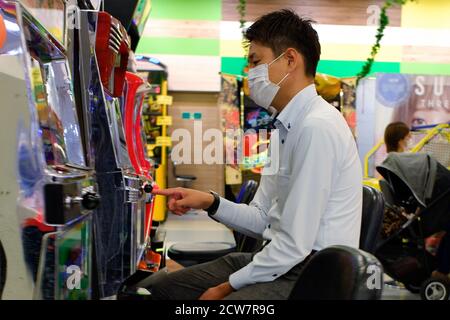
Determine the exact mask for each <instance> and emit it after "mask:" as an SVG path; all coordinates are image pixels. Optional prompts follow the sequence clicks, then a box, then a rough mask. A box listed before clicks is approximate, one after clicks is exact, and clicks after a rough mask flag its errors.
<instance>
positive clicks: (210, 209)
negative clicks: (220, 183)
mask: <svg viewBox="0 0 450 320" xmlns="http://www.w3.org/2000/svg"><path fill="white" fill-rule="evenodd" d="M209 193H211V194H212V195H213V196H214V201H213V203H212V204H211V205H210V206H209V207H208V208H206V209H205V211H206V212H207V213H208V215H210V216H213V215H214V214H215V213H216V212H217V209H219V204H220V196H219V195H218V194H217V193H216V192H214V191H212V190H210V191H209Z"/></svg>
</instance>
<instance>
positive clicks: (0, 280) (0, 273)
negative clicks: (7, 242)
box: [0, 241, 6, 300]
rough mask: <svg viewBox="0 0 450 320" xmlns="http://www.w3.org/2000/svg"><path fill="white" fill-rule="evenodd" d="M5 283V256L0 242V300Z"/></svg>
mask: <svg viewBox="0 0 450 320" xmlns="http://www.w3.org/2000/svg"><path fill="white" fill-rule="evenodd" d="M5 282H6V254H5V250H3V245H2V242H1V241H0V300H1V299H2V294H3V289H4V287H5Z"/></svg>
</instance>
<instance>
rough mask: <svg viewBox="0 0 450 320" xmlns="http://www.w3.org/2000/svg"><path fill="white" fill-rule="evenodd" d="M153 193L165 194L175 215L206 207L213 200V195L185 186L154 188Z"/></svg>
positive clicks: (168, 204)
mask: <svg viewBox="0 0 450 320" xmlns="http://www.w3.org/2000/svg"><path fill="white" fill-rule="evenodd" d="M152 193H153V194H155V195H161V196H167V197H168V198H169V199H168V201H167V206H168V207H169V210H170V211H172V212H173V213H175V214H176V215H179V216H181V215H183V214H185V213H186V212H188V211H189V210H191V209H207V208H209V207H210V206H211V205H212V204H213V202H214V196H213V195H212V194H210V193H208V192H202V191H197V190H193V189H186V188H170V189H156V190H155V189H154V190H153V191H152Z"/></svg>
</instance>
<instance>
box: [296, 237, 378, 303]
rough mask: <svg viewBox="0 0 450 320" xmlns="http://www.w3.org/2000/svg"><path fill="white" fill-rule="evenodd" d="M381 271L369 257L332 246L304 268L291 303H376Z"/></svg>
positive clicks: (371, 257)
mask: <svg viewBox="0 0 450 320" xmlns="http://www.w3.org/2000/svg"><path fill="white" fill-rule="evenodd" d="M382 288H383V267H382V265H381V263H380V262H379V261H378V260H377V258H375V257H374V256H373V255H371V254H370V253H367V252H364V251H362V250H358V249H355V248H350V247H346V246H332V247H329V248H326V249H323V250H321V251H319V252H317V253H316V254H314V255H313V256H312V257H311V258H310V260H309V261H308V262H307V263H306V264H305V266H304V267H303V269H302V271H301V273H300V276H299V278H298V279H297V282H296V284H295V286H294V288H293V289H292V292H291V294H290V296H289V299H290V300H378V299H380V298H381V293H382Z"/></svg>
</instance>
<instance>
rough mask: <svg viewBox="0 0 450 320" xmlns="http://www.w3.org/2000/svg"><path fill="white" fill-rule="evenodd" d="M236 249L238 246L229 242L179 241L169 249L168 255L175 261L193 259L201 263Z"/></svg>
mask: <svg viewBox="0 0 450 320" xmlns="http://www.w3.org/2000/svg"><path fill="white" fill-rule="evenodd" d="M235 251H236V246H235V245H234V244H233V243H229V242H184V243H181V242H179V243H175V244H173V245H172V246H171V247H170V248H169V249H168V251H167V255H168V256H169V258H170V259H173V260H175V261H181V260H189V261H192V260H193V261H198V262H199V263H201V262H205V261H211V260H214V259H217V258H219V257H221V256H224V255H226V254H228V253H231V252H235Z"/></svg>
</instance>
